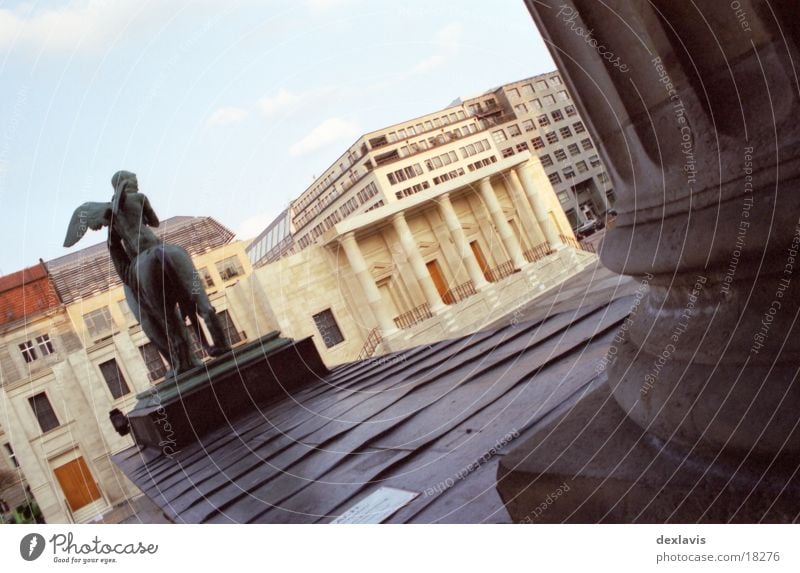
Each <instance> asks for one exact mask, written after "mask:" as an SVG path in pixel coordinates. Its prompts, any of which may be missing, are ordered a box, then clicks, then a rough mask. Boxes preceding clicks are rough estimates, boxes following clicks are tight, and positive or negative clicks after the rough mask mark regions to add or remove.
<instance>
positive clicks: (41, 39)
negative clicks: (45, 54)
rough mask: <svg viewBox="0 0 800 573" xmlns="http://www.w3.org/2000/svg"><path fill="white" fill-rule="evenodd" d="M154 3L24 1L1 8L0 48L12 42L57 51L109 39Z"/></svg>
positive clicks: (99, 42)
mask: <svg viewBox="0 0 800 573" xmlns="http://www.w3.org/2000/svg"><path fill="white" fill-rule="evenodd" d="M154 4H157V3H142V2H137V1H135V0H119V1H115V2H107V1H103V0H74V1H72V2H69V3H67V4H65V5H63V6H60V7H58V8H44V9H39V8H37V6H36V5H35V4H32V3H24V4H21V5H20V6H18V7H16V8H14V9H8V8H6V9H2V10H0V48H2V49H8V48H11V47H14V46H19V47H23V48H34V49H46V50H49V51H53V52H57V51H63V50H74V49H77V48H79V47H81V48H92V47H96V46H98V45H100V44H103V43H108V44H110V43H112V42H113V41H114V39H115V36H117V35H119V34H125V33H126V29H127V28H128V26H129V25H130V24H131V21H132V20H134V19H135V18H136V17H137V16H139V15H141V14H142V13H143V11H145V10H153V8H154Z"/></svg>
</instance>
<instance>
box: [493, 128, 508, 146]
mask: <svg viewBox="0 0 800 573" xmlns="http://www.w3.org/2000/svg"><path fill="white" fill-rule="evenodd" d="M492 137H493V138H494V140H495V141H496V142H497V143H500V142H501V141H505V140H506V139H508V138H507V137H506V132H505V131H503V130H502V129H498V130H497V131H493V132H492Z"/></svg>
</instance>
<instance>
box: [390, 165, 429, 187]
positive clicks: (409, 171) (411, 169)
mask: <svg viewBox="0 0 800 573" xmlns="http://www.w3.org/2000/svg"><path fill="white" fill-rule="evenodd" d="M417 175H422V167H420V165H419V163H415V164H413V165H409V166H407V167H403V168H401V169H398V170H396V171H392V172H390V173H387V174H386V177H387V178H388V179H389V183H391V184H392V185H397V184H398V183H401V182H402V181H406V180H408V179H413V178H414V177H416V176H417Z"/></svg>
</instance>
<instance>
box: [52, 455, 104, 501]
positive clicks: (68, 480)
mask: <svg viewBox="0 0 800 573" xmlns="http://www.w3.org/2000/svg"><path fill="white" fill-rule="evenodd" d="M53 471H54V473H55V474H56V478H57V479H58V483H60V484H61V489H62V490H63V492H64V496H65V497H66V498H67V503H68V504H69V508H70V509H71V510H72V511H77V510H79V509H80V508H82V507H83V506H85V505H88V504H90V503H92V502H93V501H95V500H98V499H100V490H99V489H97V484H96V483H95V481H94V476H93V475H92V473H91V472H90V471H89V468H88V467H87V466H86V462H85V461H84V459H83V458H77V459H74V460H72V461H71V462H67V463H66V464H64V465H63V466H59V467H57V468H56V469H55V470H53Z"/></svg>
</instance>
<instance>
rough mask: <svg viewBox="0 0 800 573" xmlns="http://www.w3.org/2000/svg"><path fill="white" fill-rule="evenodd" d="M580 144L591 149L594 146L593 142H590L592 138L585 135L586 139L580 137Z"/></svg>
mask: <svg viewBox="0 0 800 573" xmlns="http://www.w3.org/2000/svg"><path fill="white" fill-rule="evenodd" d="M575 131H577V130H575ZM581 146H582V147H583V148H584V149H592V148H593V147H594V144H592V140H591V139H589V138H588V137H587V138H586V139H581Z"/></svg>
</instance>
